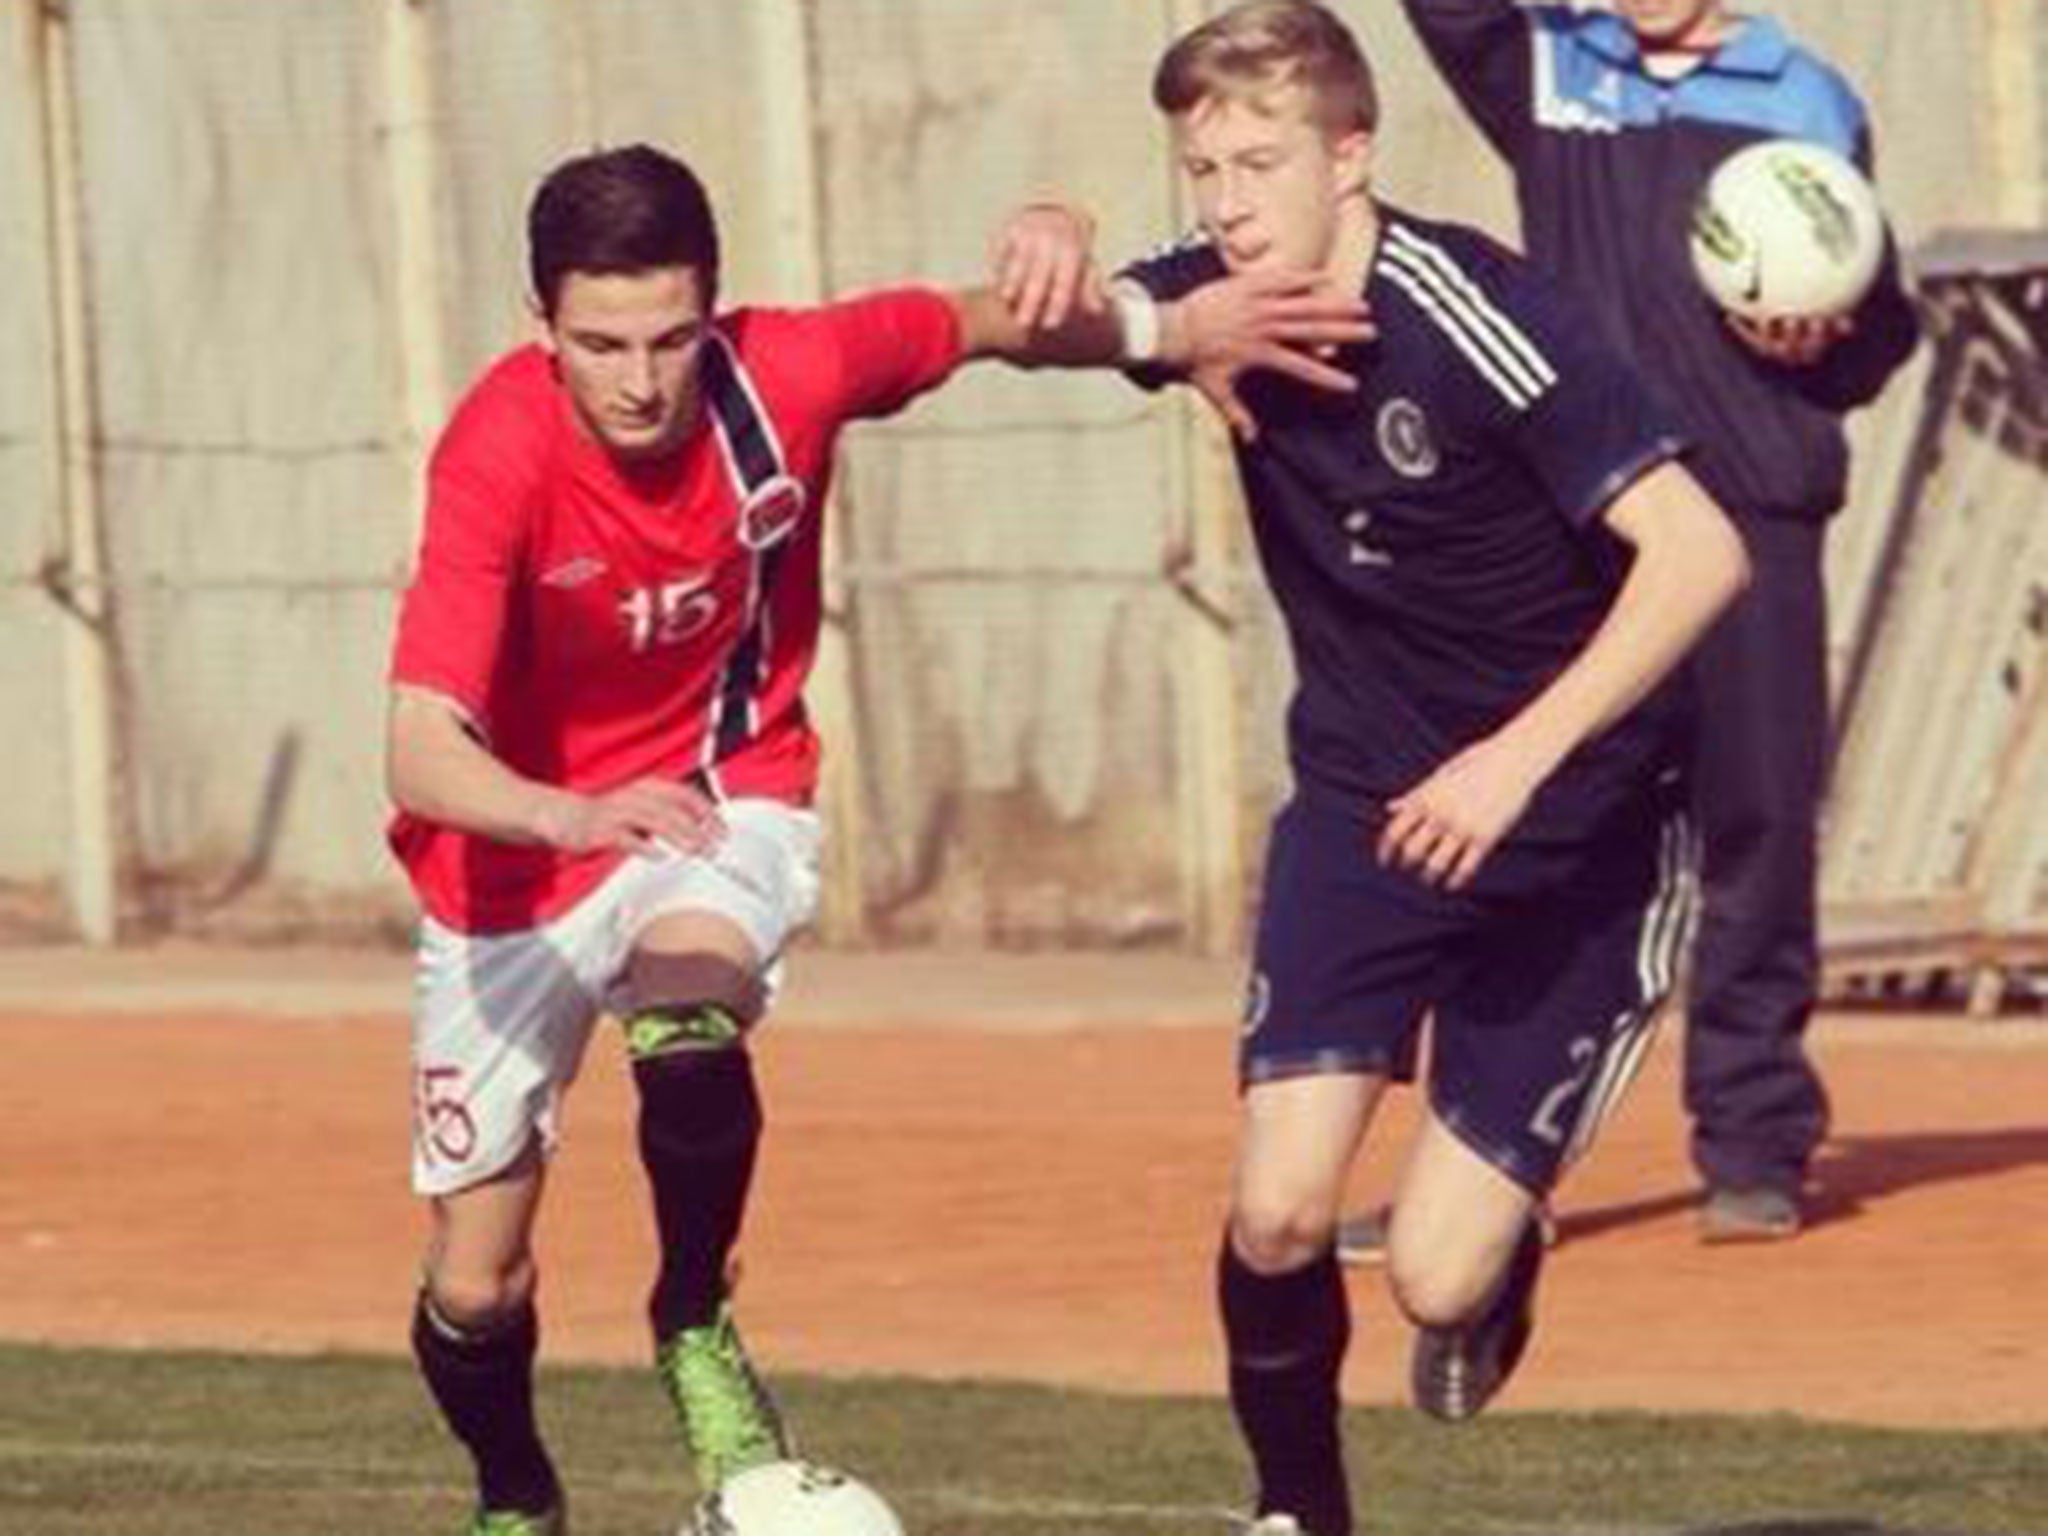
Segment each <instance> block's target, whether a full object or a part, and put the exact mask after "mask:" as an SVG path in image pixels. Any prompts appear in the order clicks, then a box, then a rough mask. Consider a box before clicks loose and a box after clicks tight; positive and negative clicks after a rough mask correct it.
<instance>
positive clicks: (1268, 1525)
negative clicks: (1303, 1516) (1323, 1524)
mask: <svg viewBox="0 0 2048 1536" xmlns="http://www.w3.org/2000/svg"><path fill="white" fill-rule="evenodd" d="M1239 1529H1240V1532H1241V1536H1308V1532H1307V1531H1306V1530H1305V1529H1303V1527H1302V1524H1301V1522H1300V1521H1299V1520H1297V1519H1295V1518H1294V1516H1292V1515H1261V1516H1259V1518H1258V1519H1256V1520H1253V1521H1249V1522H1248V1523H1246V1524H1245V1525H1243V1526H1242V1527H1240V1528H1239Z"/></svg>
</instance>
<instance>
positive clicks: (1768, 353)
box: [1728, 315, 1856, 368]
mask: <svg viewBox="0 0 2048 1536" xmlns="http://www.w3.org/2000/svg"><path fill="white" fill-rule="evenodd" d="M1728 325H1729V328H1730V329H1731V330H1733V331H1734V332H1735V335H1736V337H1737V338H1738V339H1739V340H1740V341H1741V342H1742V344H1743V345H1744V346H1746V347H1748V348H1749V350H1750V351H1752V352H1754V353H1756V355H1757V356H1758V357H1762V358H1768V359H1769V360H1770V361H1771V362H1774V363H1783V364H1784V365H1785V366H1786V367H1788V368H1810V367H1812V366H1813V365H1814V364H1815V363H1817V362H1819V361H1820V360H1821V359H1822V358H1823V357H1825V356H1827V354H1828V351H1829V349H1830V348H1832V347H1833V346H1834V345H1835V343H1836V342H1838V341H1840V340H1841V339H1842V338H1843V337H1844V336H1847V335H1848V334H1849V333H1850V332H1851V331H1853V330H1855V329H1856V322H1855V321H1854V320H1853V319H1852V318H1850V317H1849V316H1848V315H1833V316H1830V317H1828V318H1827V319H1824V320H1811V319H1802V318H1800V317H1797V316H1780V317H1775V318H1772V319H1769V320H1751V319H1749V318H1748V317H1747V316H1744V315H1730V316H1729V317H1728Z"/></svg>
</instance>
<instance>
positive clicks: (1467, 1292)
mask: <svg viewBox="0 0 2048 1536" xmlns="http://www.w3.org/2000/svg"><path fill="white" fill-rule="evenodd" d="M1398 1230H1399V1229H1398V1226H1397V1228H1396V1233H1397V1236H1396V1240H1395V1241H1394V1242H1392V1243H1390V1244H1389V1245H1388V1248H1387V1283H1388V1284H1389V1286H1391V1287H1392V1289H1393V1293H1394V1300H1395V1302H1396V1303H1397V1304H1398V1305H1399V1306H1400V1308H1401V1310H1402V1312H1404V1313H1405V1314H1407V1317H1408V1320H1409V1321H1410V1322H1412V1323H1414V1324H1416V1325H1417V1326H1418V1327H1423V1328H1454V1327H1456V1326H1457V1325H1458V1324H1460V1323H1462V1322H1464V1321H1465V1320H1466V1319H1467V1318H1469V1317H1471V1316H1473V1315H1474V1314H1476V1313H1477V1312H1478V1311H1479V1309H1480V1308H1481V1307H1482V1306H1483V1305H1484V1304H1485V1302H1486V1299H1487V1296H1488V1295H1489V1294H1490V1293H1491V1291H1492V1288H1493V1285H1494V1283H1495V1281H1496V1280H1497V1278H1498V1276H1497V1275H1496V1274H1495V1273H1494V1272H1493V1270H1492V1269H1491V1268H1490V1267H1488V1266H1487V1265H1485V1264H1483V1263H1482V1262H1480V1261H1479V1259H1478V1257H1477V1256H1476V1255H1462V1254H1453V1253H1444V1252H1440V1251H1425V1250H1422V1249H1420V1248H1418V1247H1416V1246H1414V1245H1408V1246H1403V1245H1402V1244H1401V1243H1400V1242H1399V1239H1398Z"/></svg>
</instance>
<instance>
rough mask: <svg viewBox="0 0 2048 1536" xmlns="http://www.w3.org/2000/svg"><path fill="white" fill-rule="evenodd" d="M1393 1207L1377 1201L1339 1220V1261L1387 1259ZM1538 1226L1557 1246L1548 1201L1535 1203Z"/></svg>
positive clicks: (1547, 1242)
mask: <svg viewBox="0 0 2048 1536" xmlns="http://www.w3.org/2000/svg"><path fill="white" fill-rule="evenodd" d="M1393 1220H1394V1208H1393V1207H1392V1206H1390V1205H1375V1206H1373V1207H1372V1208H1371V1209H1369V1210H1363V1211H1360V1212H1359V1213H1358V1214H1357V1215H1356V1216H1350V1217H1347V1218H1345V1219H1344V1220H1343V1221H1340V1222H1338V1223H1337V1262H1338V1263H1339V1264H1348V1265H1350V1266H1352V1267H1353V1268H1354V1269H1365V1268H1370V1267H1372V1266H1374V1265H1379V1264H1384V1263H1386V1262H1387V1229H1388V1228H1389V1227H1390V1226H1392V1224H1393ZM1536 1226H1537V1230H1538V1231H1540V1232H1541V1233H1542V1234H1543V1246H1544V1247H1546V1248H1555V1247H1556V1246H1557V1218H1556V1217H1555V1216H1553V1215H1552V1214H1551V1213H1550V1207H1549V1206H1548V1205H1539V1206H1537V1207H1536Z"/></svg>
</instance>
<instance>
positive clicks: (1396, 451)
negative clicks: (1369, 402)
mask: <svg viewBox="0 0 2048 1536" xmlns="http://www.w3.org/2000/svg"><path fill="white" fill-rule="evenodd" d="M1374 433H1375V435H1376V436H1377V437H1378V439H1379V445H1380V456H1381V457H1382V458H1384V459H1385V460H1386V461H1387V463H1388V464H1389V465H1391V466H1392V467H1393V469H1394V472H1395V473H1396V474H1400V475H1405V476H1407V477H1408V478H1409V479H1410V480H1427V479H1428V478H1429V477H1430V476H1431V475H1433V474H1435V473H1436V469H1437V465H1438V463H1439V462H1440V459H1439V457H1438V454H1437V451H1436V439H1435V438H1434V437H1433V436H1431V435H1430V430H1429V418H1428V417H1427V416H1425V415H1423V414H1422V407H1421V406H1419V405H1417V404H1416V403H1415V402H1414V401H1413V400H1410V399H1408V398H1407V397H1406V396H1405V395H1396V396H1395V397H1394V398H1393V399H1391V400H1389V401H1388V402H1387V403H1386V404H1385V405H1383V406H1381V407H1380V414H1379V418H1378V421H1377V422H1376V423H1375V425H1374Z"/></svg>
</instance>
